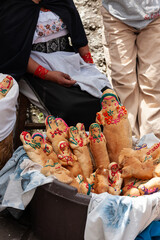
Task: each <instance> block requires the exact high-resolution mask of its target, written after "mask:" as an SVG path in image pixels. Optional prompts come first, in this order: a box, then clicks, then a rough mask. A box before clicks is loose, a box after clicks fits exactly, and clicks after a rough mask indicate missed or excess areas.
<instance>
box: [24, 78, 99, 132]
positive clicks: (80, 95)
mask: <svg viewBox="0 0 160 240" xmlns="http://www.w3.org/2000/svg"><path fill="white" fill-rule="evenodd" d="M25 79H27V82H28V83H29V85H30V86H31V87H32V88H33V89H34V91H35V92H36V93H37V95H38V97H39V98H40V99H41V101H42V102H43V103H44V105H45V106H46V108H47V109H48V110H49V111H50V114H52V115H54V116H55V117H60V118H63V119H64V120H65V121H66V123H67V124H68V125H69V126H71V125H73V126H75V125H76V124H77V123H78V122H82V123H84V125H85V128H86V130H88V129H89V126H90V124H91V123H93V122H95V119H96V112H98V111H100V108H101V107H100V99H99V98H96V97H94V96H92V95H90V94H89V93H87V92H86V91H82V90H81V89H80V87H79V86H72V87H70V88H66V87H63V86H60V85H58V84H56V83H53V82H49V81H44V80H42V79H40V78H37V77H33V76H32V75H30V74H27V75H26V77H25Z"/></svg>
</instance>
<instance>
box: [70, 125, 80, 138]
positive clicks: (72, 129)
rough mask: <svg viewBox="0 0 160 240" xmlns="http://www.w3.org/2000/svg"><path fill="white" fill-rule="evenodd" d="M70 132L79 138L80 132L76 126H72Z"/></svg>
mask: <svg viewBox="0 0 160 240" xmlns="http://www.w3.org/2000/svg"><path fill="white" fill-rule="evenodd" d="M70 134H71V136H72V137H73V138H77V136H78V135H79V134H78V129H77V128H76V127H71V128H70Z"/></svg>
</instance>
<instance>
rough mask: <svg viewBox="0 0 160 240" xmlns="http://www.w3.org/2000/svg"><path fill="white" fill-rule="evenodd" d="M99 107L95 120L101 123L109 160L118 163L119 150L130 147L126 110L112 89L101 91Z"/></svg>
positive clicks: (130, 132)
mask: <svg viewBox="0 0 160 240" xmlns="http://www.w3.org/2000/svg"><path fill="white" fill-rule="evenodd" d="M101 107H102V108H101V111H100V112H97V114H96V122H97V123H98V124H100V125H103V134H104V136H105V138H106V145H107V151H108V154H109V160H110V162H117V163H118V157H119V154H120V152H121V150H122V149H123V148H132V131H131V126H130V123H129V120H128V114H127V110H126V109H125V107H124V106H122V105H121V103H120V101H119V99H118V97H117V95H116V93H115V92H114V91H113V90H112V89H107V90H105V91H104V92H103V95H102V97H101Z"/></svg>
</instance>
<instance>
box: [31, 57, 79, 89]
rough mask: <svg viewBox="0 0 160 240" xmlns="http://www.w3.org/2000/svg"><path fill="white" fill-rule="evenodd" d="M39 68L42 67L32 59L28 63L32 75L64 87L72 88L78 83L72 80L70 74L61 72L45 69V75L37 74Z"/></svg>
mask: <svg viewBox="0 0 160 240" xmlns="http://www.w3.org/2000/svg"><path fill="white" fill-rule="evenodd" d="M39 66H40V65H39V64H38V63H37V62H35V61H34V60H33V59H32V58H31V57H30V58H29V61H28V66H27V72H29V73H32V74H34V75H36V76H38V77H40V78H42V79H44V80H48V81H52V82H55V83H57V84H59V85H62V86H64V87H71V86H72V85H73V84H75V83H76V81H75V80H73V79H71V77H70V76H69V75H68V74H65V73H63V72H59V71H49V70H47V69H45V68H43V67H42V68H43V74H40V73H39V74H37V73H36V70H37V68H38V67H39ZM35 73H36V74H35Z"/></svg>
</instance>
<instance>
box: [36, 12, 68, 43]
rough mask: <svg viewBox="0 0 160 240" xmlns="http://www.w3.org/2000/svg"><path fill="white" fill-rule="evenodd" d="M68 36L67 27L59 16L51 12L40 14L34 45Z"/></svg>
mask: <svg viewBox="0 0 160 240" xmlns="http://www.w3.org/2000/svg"><path fill="white" fill-rule="evenodd" d="M67 34H68V30H67V27H66V25H65V24H64V23H63V22H62V20H61V19H60V17H59V16H58V15H57V14H55V13H53V12H51V11H48V12H43V11H40V12H39V18H38V22H37V27H36V31H35V33H34V37H33V43H39V42H47V41H49V40H51V39H55V38H58V37H62V36H65V35H67Z"/></svg>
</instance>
